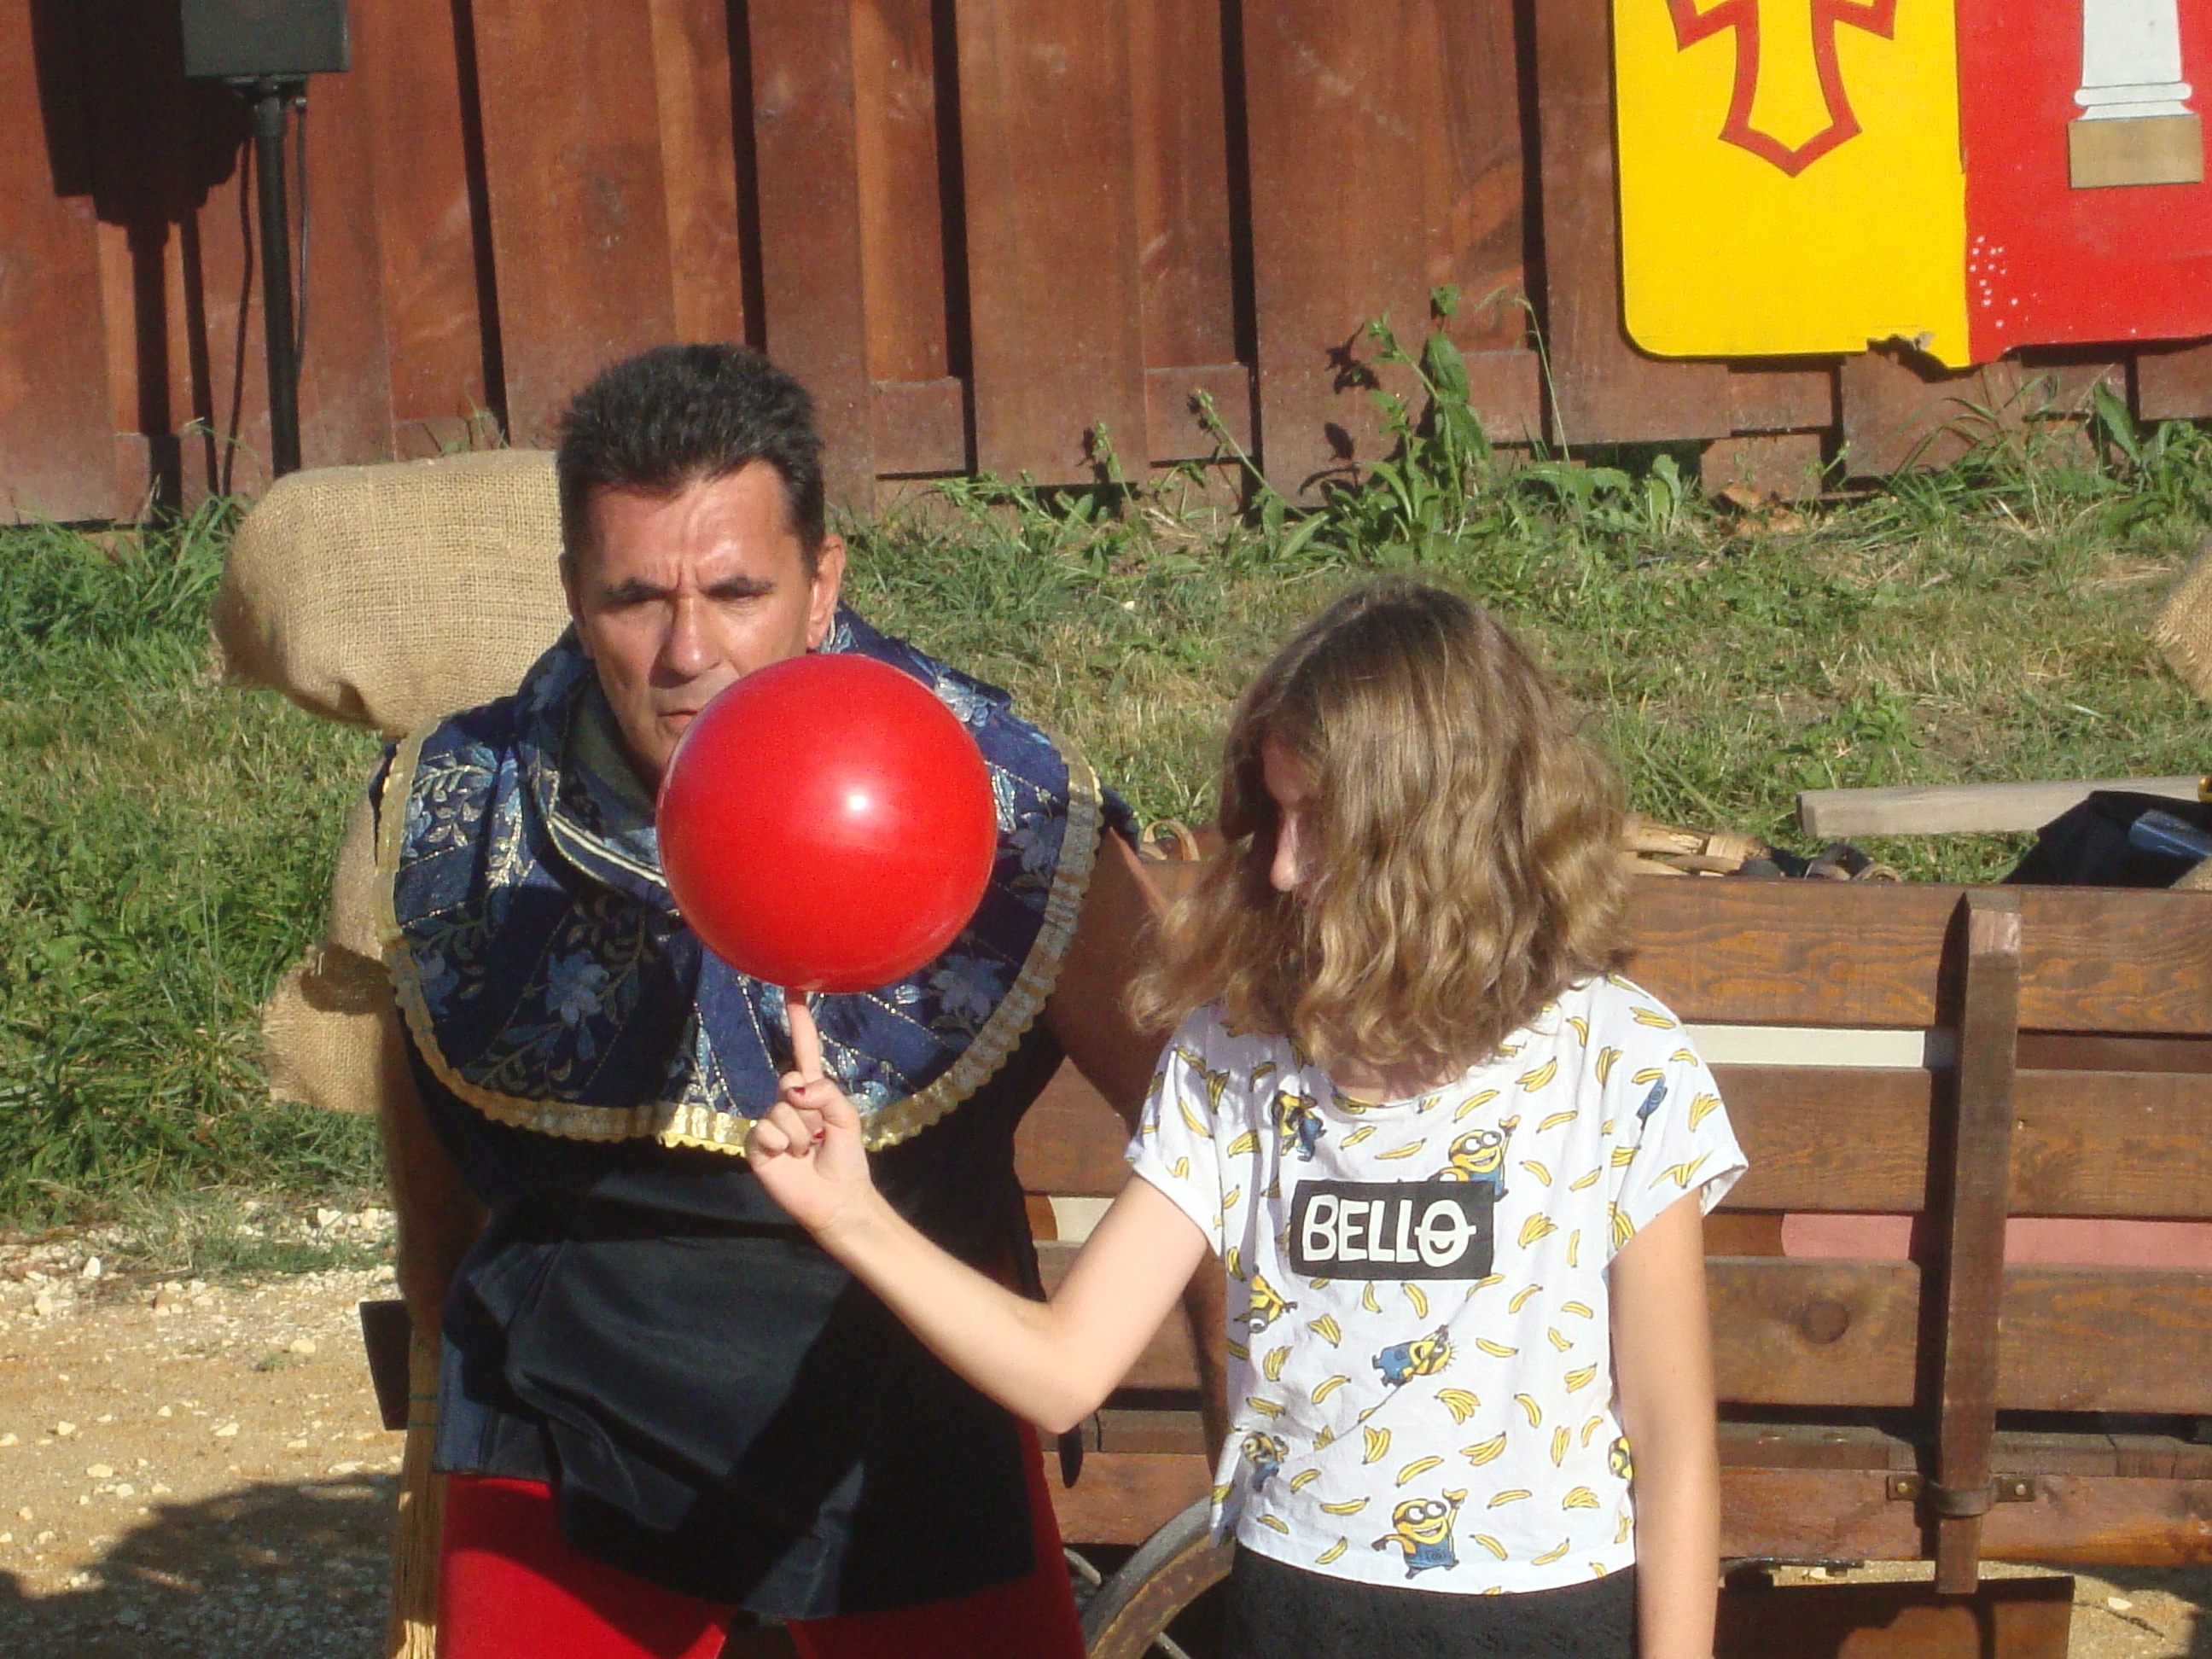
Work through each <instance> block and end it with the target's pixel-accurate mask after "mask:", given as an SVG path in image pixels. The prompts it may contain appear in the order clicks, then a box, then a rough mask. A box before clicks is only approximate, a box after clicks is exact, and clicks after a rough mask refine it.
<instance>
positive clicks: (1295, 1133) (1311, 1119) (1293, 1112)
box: [1275, 1089, 1325, 1164]
mask: <svg viewBox="0 0 2212 1659" xmlns="http://www.w3.org/2000/svg"><path fill="white" fill-rule="evenodd" d="M1323 1127H1325V1126H1324V1125H1323V1124H1322V1116H1321V1107H1320V1105H1319V1104H1318V1103H1316V1101H1315V1100H1314V1098H1313V1097H1312V1096H1310V1095H1301V1094H1294V1093H1292V1092H1291V1091H1290V1090H1288V1089H1283V1090H1279V1091H1277V1092H1276V1095H1275V1133H1276V1135H1277V1136H1278V1137H1279V1139H1280V1140H1281V1143H1282V1150H1283V1156H1284V1157H1285V1158H1288V1157H1289V1156H1290V1155H1291V1153H1292V1152H1296V1153H1297V1155H1298V1156H1299V1157H1300V1158H1304V1160H1305V1161H1306V1162H1307V1163H1309V1164H1310V1163H1312V1162H1313V1156H1314V1152H1315V1150H1316V1148H1318V1147H1319V1146H1320V1145H1321V1137H1322V1128H1323Z"/></svg>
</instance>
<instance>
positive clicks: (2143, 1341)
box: [1019, 876, 2212, 1655]
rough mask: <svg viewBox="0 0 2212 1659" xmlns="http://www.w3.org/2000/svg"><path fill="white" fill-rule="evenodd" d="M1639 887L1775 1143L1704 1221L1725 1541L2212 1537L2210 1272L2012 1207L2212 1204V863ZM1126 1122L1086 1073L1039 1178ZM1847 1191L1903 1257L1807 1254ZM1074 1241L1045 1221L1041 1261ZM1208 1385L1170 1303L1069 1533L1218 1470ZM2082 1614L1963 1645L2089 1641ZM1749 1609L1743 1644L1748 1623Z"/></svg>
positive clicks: (1048, 1121)
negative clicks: (2088, 881) (2018, 1258)
mask: <svg viewBox="0 0 2212 1659" xmlns="http://www.w3.org/2000/svg"><path fill="white" fill-rule="evenodd" d="M1170 878H1171V879H1172V876H1171V877H1170ZM1636 903H1637V910H1636V925H1637V933H1638V945H1639V951H1638V957H1637V959H1636V961H1635V963H1634V964H1633V965H1632V968H1631V969H1630V971H1631V973H1632V975H1634V976H1635V977H1636V978H1637V979H1638V981H1639V982H1641V983H1642V984H1644V986H1646V987H1648V988H1650V990H1651V991H1652V992H1654V993H1655V994H1656V995H1658V996H1659V997H1661V998H1662V999H1663V1000H1665V1001H1667V1002H1668V1004H1669V1005H1670V1006H1672V1007H1674V1009H1675V1011H1676V1012H1678V1013H1679V1014H1680V1016H1681V1017H1682V1018H1683V1019H1684V1021H1685V1022H1686V1024H1689V1025H1690V1026H1691V1027H1692V1036H1693V1039H1694V1040H1698V1041H1699V1042H1701V1044H1702V1046H1703V1047H1704V1048H1705V1050H1706V1051H1707V1054H1708V1058H1709V1060H1712V1061H1713V1062H1714V1071H1715V1073H1716V1074H1717V1077H1718V1079H1719V1082H1720V1085H1721V1091H1722V1094H1723V1097H1724V1098H1725V1100H1726V1101H1727V1103H1728V1105H1729V1112H1730V1115H1731V1116H1732V1118H1733V1120H1734V1121H1735V1127H1736V1131H1737V1133H1738V1135H1739V1136H1740V1137H1741V1140H1742V1143H1743V1146H1744V1148H1745V1150H1746V1152H1747V1155H1748V1157H1749V1158H1750V1163H1751V1170H1750V1173H1749V1174H1748V1175H1747V1176H1745V1177H1744V1179H1743V1180H1742V1181H1741V1183H1739V1185H1738V1186H1737V1187H1736V1188H1735V1191H1734V1192H1733V1193H1731V1194H1729V1199H1728V1200H1727V1203H1726V1204H1725V1205H1724V1206H1723V1208H1722V1209H1721V1210H1720V1211H1719V1212H1717V1214H1716V1216H1715V1217H1714V1218H1712V1220H1711V1222H1709V1224H1708V1233H1707V1243H1708V1249H1709V1251H1710V1252H1711V1259H1710V1261H1709V1262H1708V1270H1709V1273H1710V1275H1711V1292H1712V1303H1713V1326H1714V1340H1715V1350H1716V1360H1717V1374H1718V1379H1719V1393H1720V1397H1721V1401H1722V1405H1723V1419H1724V1421H1723V1429H1722V1440H1721V1455H1722V1462H1723V1510H1724V1513H1723V1539H1722V1550H1723V1555H1724V1556H1725V1557H1728V1558H1734V1559H1741V1560H1749V1561H1814V1562H1818V1561H1850V1562H1857V1561H1867V1560H1900V1559H1932V1560H1934V1561H1935V1562H1936V1592H1939V1593H1940V1594H1941V1595H1946V1596H1956V1595H1962V1594H1964V1593H1966V1592H1971V1591H1972V1590H1974V1589H1976V1586H1977V1583H1978V1580H1979V1571H1978V1566H1979V1562H1980V1561H1981V1559H1983V1558H1984V1557H1985V1556H1995V1557H2001V1558H2002V1559H2008V1560H2015V1561H2029V1562H2045V1563H2053V1564H2062V1565H2063V1564H2069V1563H2074V1564H2093V1563H2131V1564H2139V1565H2176V1564H2185V1563H2203V1562H2212V1443H2205V1439H2204V1437H2203V1431H2202V1428H2201V1425H2202V1424H2203V1419H2208V1418H2212V1272H2206V1271H2202V1270H2197V1269H2191V1268H2185V1267H2113V1266H2106V1265H2095V1264H2094V1263H2093V1262H2086V1263H2083V1264H2081V1265H2055V1264H2049V1263H2041V1264H2027V1263H2015V1264H2014V1265H2011V1266H2007V1265H2006V1263H2005V1261H2004V1250H2005V1234H2006V1224H2007V1218H2008V1216H2032V1217H2053V1218H2155V1219H2157V1220H2160V1221H2167V1222H2172V1221H2197V1222H2202V1221H2203V1220H2205V1219H2206V1218H2212V898H2208V897H2206V896H2201V895H2198V894H2194V893H2171V892H2146V891H2132V890H2104V889H2081V888H2072V889H2060V888H1984V889H1961V888H1956V887H1943V886H1935V885H1924V886H1923V885H1916V884H1900V885H1887V884H1884V885H1844V884H1828V883H1813V882H1802V883H1800V882H1753V881H1741V882H1738V881H1699V882H1679V883H1677V882H1664V883H1662V882H1650V883H1644V884H1639V885H1638V890H1637V900H1636ZM1123 1139H1124V1135H1123V1131H1122V1128H1121V1124H1120V1122H1119V1121H1118V1120H1116V1119H1115V1117H1114V1115H1113V1114H1112V1113H1111V1112H1110V1111H1109V1110H1108V1109H1107V1108H1106V1106H1105V1105H1104V1103H1103V1102H1102V1101H1100V1100H1099V1099H1098V1098H1097V1097H1096V1096H1095V1095H1094V1094H1092V1093H1091V1091H1089V1090H1088V1089H1087V1088H1086V1087H1085V1085H1083V1084H1082V1083H1081V1082H1080V1080H1079V1079H1077V1078H1076V1077H1075V1075H1074V1073H1073V1072H1072V1071H1070V1072H1065V1073H1062V1075H1061V1076H1060V1078H1059V1079H1056V1080H1055V1082H1054V1085H1053V1086H1052V1088H1051V1089H1050V1090H1049V1091H1048V1092H1047V1093H1046V1095H1045V1096H1044V1097H1042V1099H1041V1100H1040V1101H1039V1102H1038V1103H1037V1104H1036V1107H1035V1108H1033V1109H1032V1110H1031V1112H1030V1116H1029V1119H1028V1121H1027V1122H1026V1123H1025V1125H1024V1128H1023V1131H1022V1134H1021V1139H1020V1141H1019V1158H1020V1169H1021V1173H1022V1177H1023V1180H1024V1185H1025V1186H1026V1187H1027V1188H1029V1189H1030V1191H1031V1192H1032V1193H1033V1194H1037V1195H1039V1196H1040V1197H1041V1198H1046V1199H1048V1200H1053V1201H1052V1202H1050V1203H1049V1204H1046V1205H1038V1206H1033V1209H1036V1210H1038V1211H1041V1212H1048V1213H1050V1214H1052V1215H1054V1216H1055V1217H1058V1218H1063V1219H1069V1220H1074V1219H1079V1218H1081V1217H1082V1216H1083V1215H1084V1213H1085V1211H1086V1208H1088V1207H1094V1206H1086V1205H1085V1203H1084V1202H1083V1200H1099V1199H1103V1198H1105V1197H1109V1196H1110V1195H1111V1194H1113V1193H1115V1192H1116V1191H1118V1190H1119V1189H1120V1188H1121V1183H1122V1181H1123V1178H1124V1166H1123V1164H1122V1162H1121V1146H1122V1142H1123ZM1836 1213H1855V1214H1868V1213H1871V1214H1892V1215H1899V1216H1914V1217H1917V1218H1918V1219H1917V1223H1916V1224H1915V1226H1914V1240H1913V1244H1912V1247H1911V1254H1910V1257H1909V1259H1902V1260H1835V1259H1805V1258H1803V1257H1802V1256H1790V1255H1784V1254H1783V1249H1784V1243H1783V1240H1784V1231H1785V1227H1784V1217H1785V1216H1789V1215H1800V1216H1818V1215H1822V1214H1836ZM1070 1231H1073V1229H1070ZM1073 1248H1074V1247H1073V1244H1072V1243H1066V1242H1055V1243H1045V1244H1043V1245H1042V1255H1043V1256H1044V1259H1045V1262H1046V1274H1045V1276H1046V1279H1047V1280H1048V1282H1050V1281H1052V1280H1053V1279H1055V1278H1056V1277H1057V1274H1058V1273H1059V1271H1060V1270H1061V1269H1062V1267H1064V1263H1065V1260H1066V1257H1067V1256H1068V1255H1071V1254H1072V1252H1073ZM1196 1390H1197V1371H1196V1369H1195V1355H1194V1348H1193V1345H1192V1341H1191V1338H1190V1334H1189V1333H1188V1330H1187V1329H1185V1328H1182V1324H1181V1322H1178V1321H1172V1320H1171V1321H1170V1325H1169V1328H1166V1329H1164V1331H1163V1332H1162V1334H1161V1335H1160V1336H1159V1338H1158V1340H1156V1341H1155V1342H1154V1343H1153V1345H1152V1347H1151V1349H1150V1350H1149V1351H1148V1352H1146V1355H1145V1357H1144V1358H1143V1360H1142V1361H1141V1362H1140V1363H1139V1366H1138V1368H1137V1370H1136V1371H1135V1372H1134V1373H1133V1375H1132V1376H1130V1378H1129V1380H1128V1383H1127V1385H1126V1386H1125V1387H1124V1388H1123V1389H1121V1390H1120V1391H1119V1392H1118V1393H1117V1394H1116V1395H1115V1396H1114V1397H1113V1398H1112V1399H1111V1400H1109V1401H1108V1403H1107V1405H1106V1407H1105V1408H1104V1409H1103V1410H1102V1411H1100V1412H1099V1413H1097V1416H1096V1417H1094V1418H1093V1419H1091V1421H1090V1422H1088V1423H1087V1424H1086V1425H1085V1426H1084V1430H1083V1434H1084V1437H1085V1446H1086V1449H1087V1452H1088V1456H1087V1461H1086V1464H1085V1470H1084V1473H1083V1475H1082V1478H1081V1480H1079V1482H1078V1483H1077V1484H1076V1485H1075V1486H1073V1488H1070V1489H1067V1490H1066V1491H1063V1492H1060V1493H1059V1495H1058V1502H1059V1504H1060V1516H1061V1524H1062V1527H1063V1529H1064V1531H1065V1532H1066V1535H1067V1537H1068V1539H1069V1541H1070V1542H1071V1543H1072V1544H1073V1545H1074V1546H1076V1547H1078V1548H1081V1547H1084V1546H1085V1545H1100V1544H1133V1543H1136V1542H1138V1541H1140V1540H1143V1539H1146V1538H1147V1537H1149V1536H1151V1535H1152V1534H1154V1532H1155V1531H1156V1530H1157V1529H1158V1528H1161V1527H1163V1526H1164V1525H1165V1524H1166V1523H1167V1522H1170V1520H1172V1519H1173V1518H1174V1517H1176V1515H1177V1514H1178V1512H1179V1511H1182V1510H1184V1508H1185V1506H1186V1505H1188V1504H1191V1503H1192V1502H1193V1501H1194V1500H1195V1499H1197V1498H1200V1496H1202V1495H1203V1493H1204V1492H1205V1490H1206V1486H1207V1485H1208V1484H1209V1480H1210V1474H1209V1457H1210V1453H1211V1448H1210V1447H1209V1446H1208V1444H1207V1443H1206V1436H1205V1434H1204V1432H1203V1431H1202V1429H1201V1427H1200V1419H1199V1416H1198V1406H1199V1398H1198V1395H1197V1392H1196ZM1178 1559H1181V1560H1182V1568H1181V1569H1180V1570H1181V1571H1183V1572H1184V1576H1185V1577H1186V1579H1188V1580H1190V1581H1191V1583H1196V1582H1197V1581H1198V1580H1199V1579H1202V1578H1203V1577H1204V1576H1205V1575H1204V1573H1203V1572H1200V1571H1197V1570H1196V1569H1194V1567H1192V1565H1191V1563H1190V1559H1189V1553H1188V1550H1186V1551H1184V1552H1183V1554H1182V1557H1179V1558H1178ZM1194 1574H1195V1577H1194ZM1190 1587H1191V1584H1190V1583H1186V1584H1185V1585H1184V1586H1183V1588H1184V1589H1189V1588H1190ZM2000 1599H2002V1598H2000ZM2029 1600H2030V1601H2035V1600H2036V1597H2034V1596H2033V1595H2031V1596H2030V1597H2029ZM2050 1602H2051V1596H2050V1595H2041V1597H2040V1602H2039V1605H2040V1604H2047V1603H2050ZM2014 1604H2020V1605H2025V1604H2023V1603H2020V1597H2019V1595H2014V1596H2013V1598H2012V1601H2011V1602H2009V1603H2008V1605H2014ZM2031 1611H2033V1609H2031ZM2064 1613H2065V1608H2064V1605H2063V1598H2061V1599H2060V1600H2059V1601H2058V1602H2057V1607H2056V1612H2055V1613H2052V1612H2051V1607H2049V1606H2043V1610H2042V1612H2041V1613H2039V1614H2037V1615H2036V1617H2034V1618H2028V1617H2027V1615H2026V1614H2022V1615H2021V1618H2022V1619H2024V1620H2026V1622H2025V1623H2016V1625H2015V1626H2014V1628H2016V1629H2017V1630H2018V1631H2022V1632H2027V1631H2030V1630H2031V1629H2032V1630H2033V1632H2040V1633H2039V1635H2036V1636H2035V1638H2034V1640H2033V1641H2029V1640H2028V1639H2027V1638H2025V1637H2023V1638H2021V1640H2020V1641H2018V1642H2015V1643H2013V1644H2012V1645H2010V1646H2007V1645H2005V1644H2003V1643H1999V1644H1997V1645H1996V1646H1989V1647H1984V1646H1982V1645H1969V1646H1966V1647H1964V1648H1961V1649H1960V1651H1962V1652H1974V1653H1981V1652H1985V1651H1986V1652H2005V1653H2011V1652H2021V1653H2025V1652H2028V1651H2031V1650H2032V1651H2034V1652H2039V1653H2040V1652H2045V1651H2057V1652H2063V1647H2064V1632H2065V1619H2064ZM2054 1620H2055V1623H2054ZM1752 1622H1753V1624H1754V1625H1755V1624H1757V1623H1758V1621H1757V1620H1753V1621H1752ZM1768 1622H1769V1623H1771V1620H1769V1621H1768ZM1984 1624H1986V1620H1984ZM1723 1626H1724V1630H1723V1643H1722V1651H1723V1654H1724V1655H1725V1654H1727V1653H1729V1652H1730V1651H1732V1650H1733V1651H1743V1652H1749V1651H1754V1650H1757V1642H1758V1640H1759V1639H1762V1638H1755V1637H1752V1636H1747V1635H1745V1634H1744V1632H1746V1631H1747V1630H1749V1629H1750V1628H1751V1626H1747V1624H1746V1623H1745V1618H1744V1617H1743V1616H1739V1615H1738V1614H1737V1613H1731V1614H1730V1615H1729V1616H1728V1617H1726V1618H1724V1620H1723ZM1764 1627H1765V1626H1760V1628H1764ZM1998 1627H1999V1630H2000V1633H2002V1630H2003V1629H2005V1628H2007V1627H2006V1626H2004V1621H2003V1620H1998ZM1731 1628H1733V1629H1735V1631H1736V1632H1737V1637H1738V1639H1736V1640H1735V1644H1734V1646H1733V1647H1732V1646H1731V1641H1730V1639H1729V1635H1728V1632H1729V1629H1731ZM1964 1628H1966V1629H1967V1630H1968V1632H1969V1634H1970V1635H1971V1634H1972V1632H1973V1629H1974V1626H1972V1621H1971V1620H1970V1621H1968V1624H1967V1626H1964ZM2053 1632H2056V1634H2055V1636H2054V1635H2053ZM1987 1636H1988V1632H1987V1630H1986V1629H1984V1630H1983V1631H1982V1632H1981V1635H1980V1636H1978V1637H1975V1638H1974V1639H1975V1641H1976V1642H1977V1643H1979V1642H1982V1641H1984V1639H1985V1638H1987ZM2053 1640H2055V1641H2056V1643H2057V1646H2056V1647H2055V1648H2053V1647H2051V1645H2050V1644H2051V1642H2052V1641H2053ZM2037 1643H2040V1644H2041V1645H2036V1644H2037ZM1131 1651H1134V1649H1131ZM1855 1651H1857V1650H1855ZM1916 1651H1918V1650H1916ZM1927 1651H1929V1652H1935V1651H1945V1649H1942V1647H1941V1646H1940V1644H1939V1645H1938V1646H1937V1647H1934V1648H1929V1649H1927Z"/></svg>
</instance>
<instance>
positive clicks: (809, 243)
mask: <svg viewBox="0 0 2212 1659" xmlns="http://www.w3.org/2000/svg"><path fill="white" fill-rule="evenodd" d="M745 15H746V17H747V19H748V21H749V24H750V45H751V59H752V92H753V146H754V155H755V157H756V165H757V167H758V170H759V174H760V239H761V250H760V251H761V292H762V309H763V312H764V313H766V314H765V315H764V316H763V319H761V325H760V326H761V331H762V338H763V340H764V341H765V342H766V343H767V347H768V349H769V353H770V354H771V355H772V356H775V359H776V360H777V361H778V362H781V364H782V365H783V366H784V367H785V368H787V369H789V370H790V371H791V372H792V373H793V374H796V375H797V376H799V379H800V380H804V381H805V383H806V386H807V389H808V390H809V391H811V392H813V394H814V401H815V407H816V409H817V411H818V413H819V416H820V419H821V424H822V436H823V443H824V446H825V452H826V453H824V455H823V471H824V476H825V477H826V479H827V482H828V485H829V495H830V499H831V500H832V501H836V502H839V503H841V504H842V505H843V506H844V507H846V508H847V509H848V511H851V512H854V513H866V512H867V511H868V510H869V509H870V508H871V507H872V506H873V504H874V501H875V477H876V467H875V457H874V453H873V452H874V449H875V435H874V434H875V423H874V412H873V411H874V395H873V389H872V380H871V377H870V374H869V372H868V322H867V307H866V289H865V287H864V285H863V284H864V276H863V264H862V258H861V250H862V238H861V229H860V161H859V154H858V148H857V146H858V143H859V137H858V131H857V128H856V125H855V119H856V117H855V113H854V64H853V22H852V9H851V5H850V3H849V0H750V3H749V4H748V6H747V7H746V13H745Z"/></svg>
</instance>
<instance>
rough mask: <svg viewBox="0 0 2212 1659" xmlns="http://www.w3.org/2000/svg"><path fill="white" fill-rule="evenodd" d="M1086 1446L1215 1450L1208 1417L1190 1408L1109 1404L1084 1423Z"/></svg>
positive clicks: (1113, 1449)
mask: <svg viewBox="0 0 2212 1659" xmlns="http://www.w3.org/2000/svg"><path fill="white" fill-rule="evenodd" d="M1084 1431H1085V1432H1084V1441H1083V1443H1084V1449H1085V1450H1086V1451H1100V1452H1152V1453H1158V1452H1170V1453H1183V1454H1188V1455H1194V1456H1204V1455H1206V1453H1207V1452H1209V1451H1211V1450H1212V1444H1211V1443H1209V1442H1208V1441H1207V1439H1206V1423H1205V1419H1203V1418H1202V1417H1201V1416H1200V1414H1199V1413H1198V1411H1197V1410H1196V1408H1195V1407H1194V1408H1192V1409H1190V1410H1188V1411H1161V1410H1158V1409H1154V1408H1151V1407H1144V1408H1139V1409H1135V1410H1132V1409H1129V1408H1127V1407H1116V1406H1109V1407H1105V1408H1104V1409H1103V1410H1101V1411H1098V1412H1096V1413H1092V1415H1091V1419H1090V1421H1089V1422H1088V1423H1086V1424H1085V1425H1084Z"/></svg>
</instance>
